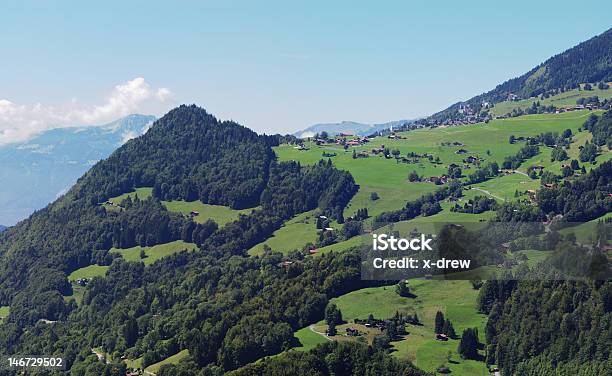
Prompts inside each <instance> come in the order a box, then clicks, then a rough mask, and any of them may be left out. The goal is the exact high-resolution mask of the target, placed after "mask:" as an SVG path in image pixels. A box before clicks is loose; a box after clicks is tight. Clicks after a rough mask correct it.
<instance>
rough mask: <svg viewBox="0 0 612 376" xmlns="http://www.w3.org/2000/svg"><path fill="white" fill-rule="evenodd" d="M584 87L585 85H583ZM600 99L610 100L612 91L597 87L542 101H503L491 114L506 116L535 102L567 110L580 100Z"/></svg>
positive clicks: (571, 91)
mask: <svg viewBox="0 0 612 376" xmlns="http://www.w3.org/2000/svg"><path fill="white" fill-rule="evenodd" d="M581 87H584V85H581ZM594 96H597V97H599V100H600V101H601V100H604V99H610V98H612V89H605V90H600V89H598V88H597V85H594V86H593V89H592V90H578V89H572V90H568V91H566V92H563V93H560V94H557V95H553V96H550V97H548V98H545V99H540V98H539V97H532V98H527V99H522V100H519V101H503V102H499V103H496V104H495V106H493V108H492V109H490V110H489V112H490V113H491V114H492V115H493V116H500V115H506V114H508V113H511V112H512V110H514V109H521V110H526V109H527V108H529V107H531V105H532V104H534V103H535V102H540V105H542V106H551V105H552V106H555V107H557V108H565V107H572V106H575V105H576V101H577V100H578V99H580V98H589V97H594Z"/></svg>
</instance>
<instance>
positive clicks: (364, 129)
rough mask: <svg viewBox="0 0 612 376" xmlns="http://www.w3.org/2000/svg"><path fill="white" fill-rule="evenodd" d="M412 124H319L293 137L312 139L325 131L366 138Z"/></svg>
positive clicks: (343, 122) (408, 121)
mask: <svg viewBox="0 0 612 376" xmlns="http://www.w3.org/2000/svg"><path fill="white" fill-rule="evenodd" d="M412 122H413V121H412V120H396V121H390V122H387V123H381V124H364V123H357V122H354V121H342V122H340V123H321V124H314V125H311V126H310V127H308V128H306V129H304V130H301V131H298V132H295V133H294V134H293V135H294V136H296V137H301V138H304V137H312V136H314V135H315V134H317V133H321V132H323V131H325V132H327V133H328V134H330V135H336V134H339V133H351V134H353V135H356V136H367V135H370V134H372V133H375V132H378V131H382V130H385V129H389V128H391V127H400V126H402V125H406V124H410V123H412Z"/></svg>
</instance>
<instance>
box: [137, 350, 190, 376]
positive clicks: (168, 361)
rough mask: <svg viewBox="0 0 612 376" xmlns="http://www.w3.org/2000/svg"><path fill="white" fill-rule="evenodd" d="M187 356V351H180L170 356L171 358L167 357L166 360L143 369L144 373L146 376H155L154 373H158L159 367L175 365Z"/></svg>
mask: <svg viewBox="0 0 612 376" xmlns="http://www.w3.org/2000/svg"><path fill="white" fill-rule="evenodd" d="M188 356H189V350H182V351H180V352H178V353H176V354H174V355H172V356H171V357H168V358H166V359H164V360H162V361H161V362H158V363H155V364H151V365H150V366H148V367H147V368H145V373H147V374H155V373H156V372H158V371H159V369H160V368H161V366H163V365H164V364H177V363H178V362H179V361H181V359H184V358H186V357H188Z"/></svg>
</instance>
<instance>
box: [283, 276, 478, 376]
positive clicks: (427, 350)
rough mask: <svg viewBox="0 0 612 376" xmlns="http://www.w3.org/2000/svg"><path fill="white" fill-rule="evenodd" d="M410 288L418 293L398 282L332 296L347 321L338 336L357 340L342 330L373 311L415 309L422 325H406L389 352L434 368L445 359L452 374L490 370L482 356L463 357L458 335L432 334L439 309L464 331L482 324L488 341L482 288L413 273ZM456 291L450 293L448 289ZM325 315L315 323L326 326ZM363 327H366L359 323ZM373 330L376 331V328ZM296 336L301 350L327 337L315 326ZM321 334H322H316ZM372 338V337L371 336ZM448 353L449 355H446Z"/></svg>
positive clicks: (386, 314) (379, 314)
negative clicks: (405, 293) (399, 288)
mask: <svg viewBox="0 0 612 376" xmlns="http://www.w3.org/2000/svg"><path fill="white" fill-rule="evenodd" d="M409 286H410V290H411V292H412V293H414V295H416V297H415V298H403V297H400V296H399V295H398V294H397V293H396V292H395V286H394V285H391V286H383V287H374V288H365V289H361V290H357V291H353V292H351V293H348V294H345V295H343V296H341V297H339V298H334V299H332V302H333V303H334V304H336V305H337V306H338V308H339V309H340V310H341V311H342V316H343V319H344V321H346V324H343V325H340V326H339V327H338V329H339V330H338V333H339V335H337V336H334V337H332V338H333V339H334V340H340V341H342V340H355V339H354V338H353V337H346V336H344V335H343V334H342V333H343V331H344V329H345V327H356V325H355V324H353V320H354V319H356V318H358V319H366V318H367V317H368V315H370V314H372V315H374V317H375V318H381V319H387V318H391V317H392V316H393V315H394V314H395V312H400V313H406V314H413V313H416V314H417V315H418V317H419V320H420V321H421V323H422V324H423V325H421V326H414V325H407V326H406V330H407V332H408V335H406V336H404V337H403V338H401V339H400V340H396V341H394V342H392V343H391V345H392V349H391V354H393V355H394V356H396V357H398V358H401V359H406V360H410V361H412V362H414V363H415V364H416V365H417V366H418V367H420V368H423V369H425V370H427V371H430V372H433V371H435V370H436V368H437V367H438V366H440V365H442V364H445V365H446V366H448V367H449V368H450V369H451V371H452V374H453V375H466V376H467V375H469V376H472V375H487V374H488V373H487V368H486V365H485V364H484V362H480V361H475V360H464V359H461V358H460V356H459V355H458V354H457V346H458V344H459V340H449V341H448V342H442V341H436V340H435V339H434V337H435V333H434V318H435V315H436V312H437V311H441V312H442V313H444V315H445V317H446V318H448V319H450V320H451V322H452V323H453V326H454V328H455V331H456V332H457V334H458V335H461V332H462V331H463V329H466V328H473V327H476V328H478V331H479V334H480V340H481V342H484V325H485V323H486V316H485V315H482V314H479V313H478V312H477V309H476V298H477V295H478V291H477V290H474V289H473V288H472V286H471V284H470V282H468V281H433V280H422V279H415V280H410V281H409ZM449 292H452V294H449ZM326 327H327V326H326V325H325V323H324V322H323V321H321V322H319V323H317V324H316V325H315V326H314V328H315V330H317V331H319V332H324V331H325V329H326ZM360 330H362V331H365V329H363V328H360ZM374 331H377V330H376V329H374ZM375 334H376V333H368V335H367V336H364V337H373V335H375ZM295 336H296V337H297V338H298V339H299V340H300V342H301V343H302V347H298V348H297V349H298V350H308V349H310V348H312V347H314V346H316V345H317V344H318V343H323V342H325V341H327V339H325V338H324V337H323V336H321V335H320V334H317V333H314V332H312V330H310V328H309V327H306V328H303V329H301V330H299V331H298V332H296V334H295ZM317 336H318V338H317ZM367 340H370V338H367ZM449 354H450V358H451V361H450V362H449V361H448V356H449Z"/></svg>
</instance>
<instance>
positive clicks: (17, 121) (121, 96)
mask: <svg viewBox="0 0 612 376" xmlns="http://www.w3.org/2000/svg"><path fill="white" fill-rule="evenodd" d="M172 98H173V94H172V92H171V91H170V89H168V88H151V87H150V85H149V84H148V83H147V82H146V81H145V79H144V78H142V77H137V78H134V79H133V80H131V81H128V82H126V83H123V84H120V85H117V86H115V88H114V90H113V91H112V92H111V94H110V95H109V96H108V97H107V98H106V101H105V102H104V103H103V104H100V105H96V106H92V107H89V108H87V107H81V106H79V105H78V103H77V101H76V100H74V99H73V100H71V101H70V102H69V103H68V104H67V105H65V106H61V107H56V106H51V105H43V104H40V103H37V104H34V105H23V104H16V103H13V102H11V101H9V100H7V99H0V145H2V144H8V143H12V142H20V141H25V140H28V139H30V138H31V137H33V136H35V135H37V134H39V133H41V132H44V131H46V130H49V129H53V128H64V127H75V126H87V125H99V124H103V123H106V122H110V121H113V120H116V119H117V118H120V117H123V116H126V115H129V114H131V113H134V112H137V111H138V110H139V109H140V108H142V107H143V106H145V105H146V104H147V103H149V104H150V103H151V102H153V103H157V104H160V103H166V102H168V101H170V100H172Z"/></svg>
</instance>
